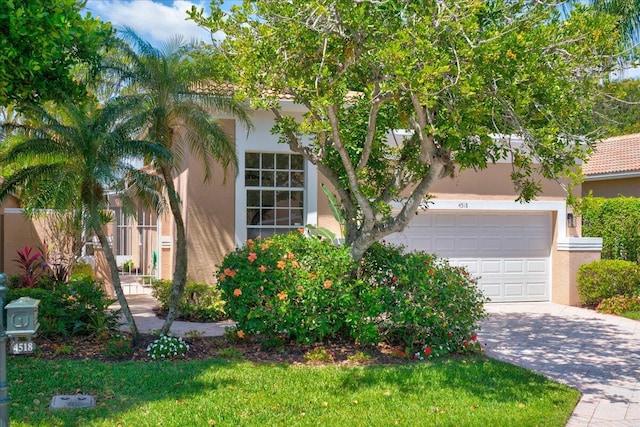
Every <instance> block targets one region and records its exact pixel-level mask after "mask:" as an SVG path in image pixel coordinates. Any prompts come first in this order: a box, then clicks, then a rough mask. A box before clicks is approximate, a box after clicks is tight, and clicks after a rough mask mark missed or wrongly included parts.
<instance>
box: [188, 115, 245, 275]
mask: <svg viewBox="0 0 640 427" xmlns="http://www.w3.org/2000/svg"><path fill="white" fill-rule="evenodd" d="M220 121H221V122H222V125H223V127H224V129H225V131H226V132H227V134H228V135H229V137H230V138H231V139H232V140H235V121H234V120H231V119H225V120H220ZM188 168H189V175H188V181H187V185H186V188H187V200H188V209H187V210H186V225H187V248H188V253H189V263H188V267H187V268H188V277H189V279H191V280H195V281H198V282H204V283H210V284H211V283H214V276H213V274H214V271H215V269H216V265H219V264H220V263H221V262H222V259H223V258H224V256H225V255H226V254H227V253H228V252H230V251H232V250H233V249H234V247H235V241H234V240H235V227H234V224H235V212H234V210H235V185H234V179H233V178H234V176H235V170H233V169H230V170H229V172H228V173H227V177H226V180H225V176H224V175H223V172H222V168H221V167H220V166H219V165H213V176H212V177H211V179H210V180H209V181H208V182H207V183H204V169H203V167H202V164H201V162H200V161H199V160H198V159H194V158H190V159H189V165H188Z"/></svg>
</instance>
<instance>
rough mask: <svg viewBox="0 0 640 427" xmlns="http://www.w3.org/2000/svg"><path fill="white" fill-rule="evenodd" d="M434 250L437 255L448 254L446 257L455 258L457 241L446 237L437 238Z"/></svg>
mask: <svg viewBox="0 0 640 427" xmlns="http://www.w3.org/2000/svg"><path fill="white" fill-rule="evenodd" d="M433 240H434V243H435V244H434V245H433V249H434V251H435V252H436V253H437V254H446V255H443V256H445V257H451V256H453V254H454V253H455V252H454V249H455V240H454V239H452V238H446V237H435V238H434V239H433Z"/></svg>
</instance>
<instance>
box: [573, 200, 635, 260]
mask: <svg viewBox="0 0 640 427" xmlns="http://www.w3.org/2000/svg"><path fill="white" fill-rule="evenodd" d="M581 213H582V235H583V236H584V237H602V259H622V260H628V261H633V262H636V263H637V262H638V261H640V199H638V198H635V197H617V198H613V199H605V198H602V197H585V198H584V199H582V212H581Z"/></svg>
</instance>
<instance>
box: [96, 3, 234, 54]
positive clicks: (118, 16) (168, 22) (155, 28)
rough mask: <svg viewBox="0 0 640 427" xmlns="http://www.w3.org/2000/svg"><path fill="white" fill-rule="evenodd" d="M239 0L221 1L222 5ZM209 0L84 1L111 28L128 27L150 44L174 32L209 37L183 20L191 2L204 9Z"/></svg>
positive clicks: (206, 33)
mask: <svg viewBox="0 0 640 427" xmlns="http://www.w3.org/2000/svg"><path fill="white" fill-rule="evenodd" d="M239 2H240V0H231V1H229V0H225V3H224V6H225V7H229V6H230V5H231V4H234V3H235V4H237V3H239ZM209 3H210V1H209V0H190V1H189V0H153V1H152V0H88V1H87V6H86V9H87V10H89V11H90V12H91V14H92V15H93V16H98V17H100V19H101V20H102V21H109V22H111V23H112V25H113V26H114V27H115V28H121V27H123V26H128V27H131V28H133V29H134V30H135V31H136V33H138V35H140V36H141V37H142V38H144V39H145V40H147V41H149V42H150V43H152V44H153V45H157V44H158V43H159V42H162V41H164V40H167V39H168V38H170V37H171V36H173V35H175V34H182V35H183V36H184V37H185V38H186V39H191V38H196V39H199V40H205V41H209V40H211V36H210V33H209V32H208V31H207V30H204V29H202V28H200V27H198V26H197V25H196V24H195V23H193V22H192V21H189V20H187V13H186V11H187V10H189V9H191V6H192V5H195V6H197V7H205V8H206V9H208V7H209Z"/></svg>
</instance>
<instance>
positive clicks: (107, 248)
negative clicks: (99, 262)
mask: <svg viewBox="0 0 640 427" xmlns="http://www.w3.org/2000/svg"><path fill="white" fill-rule="evenodd" d="M96 235H97V236H98V240H100V244H101V245H102V250H103V251H104V256H105V258H107V264H108V265H109V272H110V273H111V282H112V283H113V289H114V290H115V292H116V297H117V298H118V302H119V303H120V308H121V310H122V314H124V318H125V320H126V321H127V326H129V329H130V330H131V335H132V341H133V344H136V343H137V342H138V339H139V338H140V333H139V332H138V326H137V325H136V320H135V319H134V318H133V314H131V310H130V309H129V303H128V302H127V299H126V298H125V296H124V291H123V290H122V285H121V284H120V275H119V274H118V263H117V262H116V257H115V256H114V255H113V250H111V245H109V241H108V240H107V236H106V235H105V234H104V230H103V229H102V228H99V229H98V230H96Z"/></svg>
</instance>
